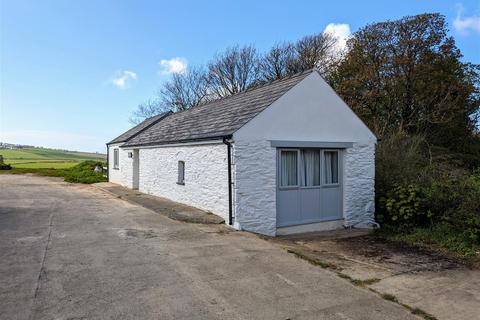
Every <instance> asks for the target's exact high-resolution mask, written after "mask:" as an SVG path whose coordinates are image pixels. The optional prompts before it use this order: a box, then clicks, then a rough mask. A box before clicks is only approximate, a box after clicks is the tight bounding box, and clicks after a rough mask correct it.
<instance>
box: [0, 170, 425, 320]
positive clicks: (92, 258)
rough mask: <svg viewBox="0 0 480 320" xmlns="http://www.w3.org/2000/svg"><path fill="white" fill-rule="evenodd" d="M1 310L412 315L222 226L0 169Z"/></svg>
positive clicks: (71, 314) (55, 314) (176, 315)
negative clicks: (170, 216) (168, 215)
mask: <svg viewBox="0 0 480 320" xmlns="http://www.w3.org/2000/svg"><path fill="white" fill-rule="evenodd" d="M0 315H1V316H0V317H1V318H2V319H382V320H383V319H416V317H415V316H414V315H412V314H411V313H409V312H408V311H407V310H406V309H405V308H403V307H401V306H399V305H397V304H395V303H392V302H389V301H386V300H384V299H382V298H380V297H379V296H378V295H376V294H374V293H372V292H370V291H368V290H365V289H362V288H359V287H355V286H353V285H352V284H350V283H349V282H348V281H347V280H344V279H341V278H339V277H337V276H336V275H334V274H333V273H331V272H329V271H327V270H324V269H322V268H319V267H318V266H314V265H311V264H309V263H308V262H306V261H304V260H301V259H298V258H296V257H295V256H294V255H292V254H290V253H287V252H286V251H285V250H282V249H281V248H280V247H279V246H278V245H275V244H273V243H271V242H268V241H265V240H263V239H261V238H259V237H257V236H256V235H253V234H249V233H245V232H230V231H229V229H228V228H227V227H225V226H218V225H217V226H216V225H194V224H188V223H184V222H179V221H174V220H170V219H168V218H166V217H164V216H162V215H159V214H157V213H154V212H152V211H150V210H148V209H145V208H142V207H140V206H137V205H133V204H130V203H128V202H126V201H124V200H121V199H117V198H115V197H113V196H112V195H110V194H108V193H105V192H102V191H100V190H99V189H97V188H95V187H92V186H84V185H75V184H66V183H64V182H60V181H59V180H58V179H52V178H42V177H35V176H19V175H15V176H14V175H0Z"/></svg>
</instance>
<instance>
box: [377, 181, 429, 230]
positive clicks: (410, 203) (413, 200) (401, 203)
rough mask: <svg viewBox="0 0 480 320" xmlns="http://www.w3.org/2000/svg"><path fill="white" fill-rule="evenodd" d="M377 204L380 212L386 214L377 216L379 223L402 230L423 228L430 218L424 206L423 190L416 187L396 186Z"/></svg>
mask: <svg viewBox="0 0 480 320" xmlns="http://www.w3.org/2000/svg"><path fill="white" fill-rule="evenodd" d="M379 203H380V209H381V211H382V212H385V213H386V214H384V215H382V214H380V215H378V216H377V218H378V219H379V221H380V222H386V223H393V224H396V225H397V226H398V227H401V228H403V229H405V228H407V229H411V228H413V227H415V226H424V225H426V224H428V223H429V222H430V221H431V218H432V213H431V211H430V210H428V209H427V208H426V207H425V205H424V203H425V195H424V194H423V190H422V188H420V187H419V186H417V185H408V186H400V185H397V186H395V187H394V188H393V189H392V190H389V191H388V192H387V196H386V197H382V198H381V199H380V201H379Z"/></svg>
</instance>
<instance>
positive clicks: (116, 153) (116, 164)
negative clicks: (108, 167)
mask: <svg viewBox="0 0 480 320" xmlns="http://www.w3.org/2000/svg"><path fill="white" fill-rule="evenodd" d="M113 166H114V167H115V168H118V149H113Z"/></svg>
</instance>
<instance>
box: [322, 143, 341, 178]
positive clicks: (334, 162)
mask: <svg viewBox="0 0 480 320" xmlns="http://www.w3.org/2000/svg"><path fill="white" fill-rule="evenodd" d="M323 154H324V166H323V167H324V172H323V173H324V177H325V184H332V183H338V152H337V151H325V152H324V153H323Z"/></svg>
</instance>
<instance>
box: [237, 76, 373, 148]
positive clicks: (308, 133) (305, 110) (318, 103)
mask: <svg viewBox="0 0 480 320" xmlns="http://www.w3.org/2000/svg"><path fill="white" fill-rule="evenodd" d="M237 139H239V140H257V139H266V140H286V141H290V140H292V141H322V142H364V143H365V142H374V141H376V138H375V136H374V135H373V133H372V132H371V131H370V130H369V129H368V127H367V126H366V125H365V124H364V123H363V122H362V121H361V120H360V119H359V118H358V117H357V115H356V114H355V113H354V112H353V111H352V110H351V109H350V108H349V107H348V106H347V105H346V104H345V102H343V100H342V99H340V97H339V96H338V95H337V94H336V93H335V91H334V90H333V89H332V88H331V87H330V86H329V85H328V84H327V83H326V82H325V80H323V79H322V77H321V76H320V75H319V74H318V73H317V72H313V73H312V74H311V75H309V76H308V77H306V78H305V79H304V80H302V81H301V82H300V83H298V84H297V85H296V86H294V87H293V88H292V89H290V91H288V92H287V93H286V94H284V95H283V96H282V97H280V98H279V99H278V100H277V101H275V102H274V103H273V104H272V105H270V106H269V107H268V108H267V109H265V110H264V111H262V112H261V113H260V114H258V115H257V116H256V117H255V118H253V119H252V120H251V121H250V122H248V123H247V124H246V125H244V126H243V127H242V128H240V129H239V130H238V131H237V132H235V134H234V140H237Z"/></svg>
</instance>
